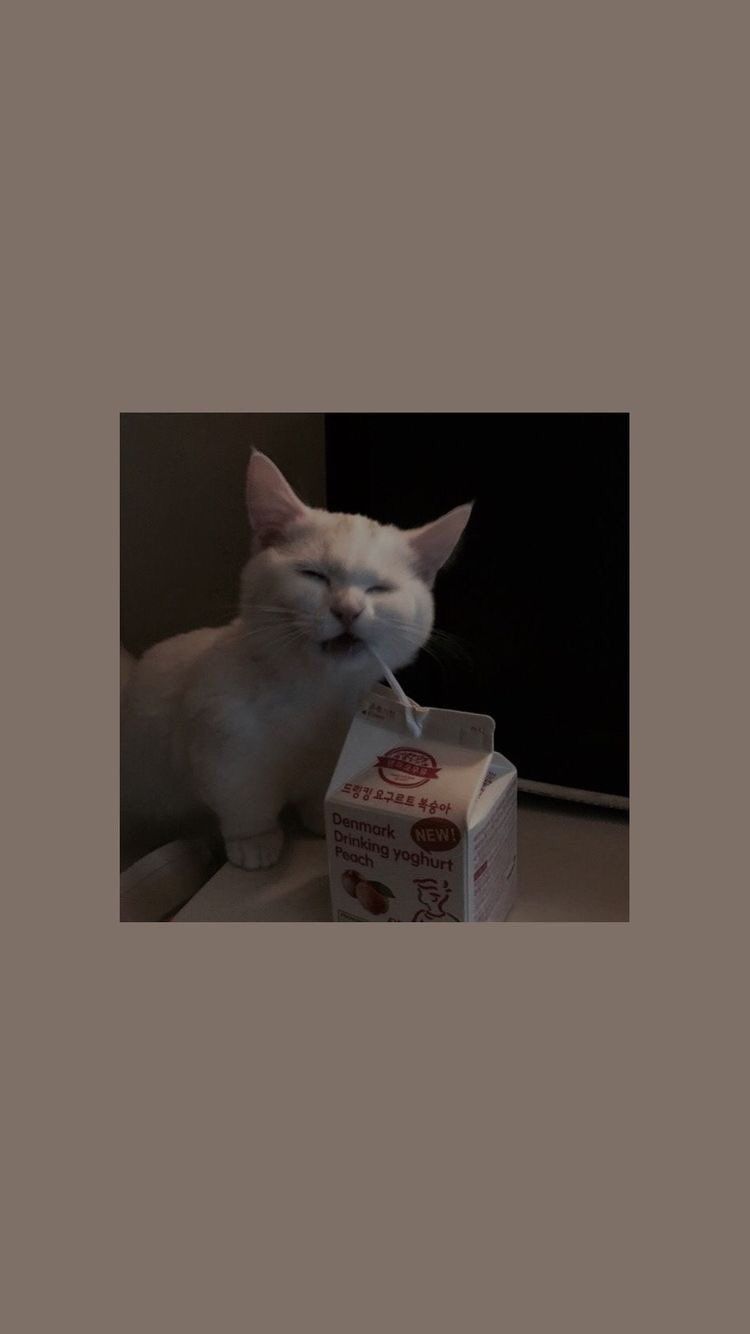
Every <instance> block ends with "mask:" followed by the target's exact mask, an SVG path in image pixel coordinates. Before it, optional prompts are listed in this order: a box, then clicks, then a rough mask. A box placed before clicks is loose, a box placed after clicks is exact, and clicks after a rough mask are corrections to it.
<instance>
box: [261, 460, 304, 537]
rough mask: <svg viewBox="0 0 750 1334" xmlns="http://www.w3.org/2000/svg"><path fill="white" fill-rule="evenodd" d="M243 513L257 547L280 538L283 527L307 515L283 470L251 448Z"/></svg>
mask: <svg viewBox="0 0 750 1334" xmlns="http://www.w3.org/2000/svg"><path fill="white" fill-rule="evenodd" d="M245 498H246V500H247V512H248V515H249V517H250V526H251V528H252V530H253V538H254V540H255V543H256V544H257V546H258V547H259V548H260V547H268V546H272V545H273V543H274V542H278V541H280V540H283V538H284V537H285V535H286V532H287V529H288V528H290V527H291V525H292V524H293V523H296V522H297V521H298V520H299V519H304V518H306V517H307V515H308V514H309V512H310V511H309V510H308V508H307V505H303V503H302V501H301V500H300V498H299V496H297V495H295V493H294V491H293V490H292V488H291V486H290V485H289V483H288V481H287V480H286V477H285V476H284V474H283V473H281V472H279V469H278V468H277V467H276V464H275V463H272V462H271V460H270V459H269V458H268V457H267V455H265V454H261V453H260V452H259V451H258V450H253V452H252V454H251V455H250V462H249V463H248V465H247V483H246V487H245Z"/></svg>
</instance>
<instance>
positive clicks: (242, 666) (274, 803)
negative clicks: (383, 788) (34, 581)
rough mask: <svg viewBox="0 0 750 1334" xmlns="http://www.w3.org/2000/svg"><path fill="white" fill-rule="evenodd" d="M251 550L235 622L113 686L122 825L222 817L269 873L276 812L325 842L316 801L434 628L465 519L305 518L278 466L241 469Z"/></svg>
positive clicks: (178, 646)
mask: <svg viewBox="0 0 750 1334" xmlns="http://www.w3.org/2000/svg"><path fill="white" fill-rule="evenodd" d="M247 505H248V512H249V515H250V524H251V528H252V533H253V540H252V548H251V551H252V554H251V557H250V560H249V561H248V563H247V565H246V566H245V568H244V570H243V572H242V577H241V593H240V608H239V616H238V617H237V619H236V620H234V621H232V623H231V624H230V625H226V626H223V627H222V628H221V629H206V630H193V631H191V632H189V633H188V634H184V635H177V636H175V637H174V638H173V639H167V640H164V641H163V642H162V643H160V644H157V645H156V646H155V647H154V648H151V649H149V650H148V652H146V653H145V654H144V655H143V657H142V658H141V660H140V661H139V662H137V663H135V664H131V666H130V668H129V671H128V674H127V679H126V681H125V684H124V687H123V691H122V724H121V753H122V781H121V800H122V809H123V818H124V820H125V821H127V820H128V819H130V820H132V819H135V820H139V821H141V822H143V821H146V822H149V823H151V824H152V825H154V824H157V825H160V826H162V827H163V828H165V829H166V828H169V827H170V826H177V825H179V824H181V823H183V822H184V821H185V820H186V819H188V818H190V817H191V816H192V815H197V814H199V813H200V812H201V811H203V812H205V811H209V812H212V813H213V814H214V815H215V816H217V817H218V820H219V824H220V827H221V832H222V835H223V838H224V842H225V845H226V851H227V857H228V858H229V860H230V861H231V862H233V863H234V864H235V865H236V866H242V867H246V868H248V869H252V868H256V867H261V866H271V865H272V864H273V863H274V862H275V861H276V860H277V859H278V857H279V855H280V853H281V849H282V844H283V834H282V831H281V828H280V825H279V815H280V812H281V811H282V809H283V808H284V807H285V806H288V805H294V806H296V807H297V808H298V810H299V812H300V814H301V816H302V819H303V821H304V823H305V825H306V826H307V827H308V828H309V829H312V830H313V831H314V832H315V833H322V832H323V798H324V796H325V791H326V787H327V785H328V782H329V780H330V777H331V773H332V771H333V768H334V765H335V762H336V758H337V756H338V753H339V751H340V749H341V746H342V743H343V741H344V738H345V736H346V733H347V730H348V728H349V724H350V722H351V720H352V717H353V715H354V713H355V711H356V708H357V705H358V702H359V700H360V699H361V697H362V695H363V694H364V693H365V691H366V690H368V689H369V688H370V687H371V686H372V685H373V684H374V683H375V682H376V681H377V680H379V679H380V677H381V675H382V672H381V669H380V667H379V666H378V664H377V662H376V660H375V659H374V658H373V657H372V655H371V654H370V652H368V649H367V647H366V645H368V644H370V645H372V646H373V648H374V649H376V651H377V652H378V653H379V654H380V656H381V658H382V659H383V660H384V662H386V663H387V664H388V666H389V667H390V668H391V669H392V670H396V669H398V668H399V667H404V666H405V665H406V664H407V663H409V662H411V661H412V660H413V659H414V658H415V657H416V655H417V653H418V652H419V649H420V648H421V647H422V645H423V644H424V643H425V642H426V641H427V639H428V638H429V635H430V633H431V630H432V623H433V600H432V593H431V591H430V590H431V587H432V583H433V580H434V578H435V575H436V574H437V572H438V570H439V569H440V567H441V566H442V565H443V564H444V562H445V561H446V560H447V559H448V557H449V556H450V554H451V552H452V551H453V549H454V547H455V546H456V543H457V542H458V540H459V538H460V536H461V534H462V532H463V530H464V527H465V526H466V523H467V521H468V518H469V515H470V513H471V505H460V506H459V507H458V508H457V509H454V510H451V511H450V513H449V514H446V515H444V516H443V517H442V518H440V519H437V520H436V521H435V522H434V523H430V524H427V525H425V527H423V528H418V529H414V530H411V531H408V532H407V531H403V530H401V529H398V528H394V527H388V526H384V525H381V524H378V523H375V522H374V520H372V519H366V518H363V517H362V516H361V515H357V514H354V515H353V514H329V513H328V512H327V511H325V510H319V509H310V508H308V507H307V506H306V505H304V504H303V503H302V501H301V500H300V499H299V497H298V496H296V495H295V493H294V491H293V490H292V488H291V487H290V486H289V484H288V482H287V481H286V480H285V478H284V477H283V476H282V474H281V473H280V472H279V470H278V468H277V467H276V465H275V464H273V463H272V462H271V460H270V459H268V458H266V456H265V455H264V454H260V453H253V454H252V456H251V458H250V463H249V465H248V472H247Z"/></svg>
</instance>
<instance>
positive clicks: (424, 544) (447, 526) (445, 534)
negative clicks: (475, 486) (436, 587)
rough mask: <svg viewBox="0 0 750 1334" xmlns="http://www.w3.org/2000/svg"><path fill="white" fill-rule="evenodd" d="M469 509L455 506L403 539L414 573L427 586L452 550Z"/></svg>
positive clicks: (465, 506)
mask: <svg viewBox="0 0 750 1334" xmlns="http://www.w3.org/2000/svg"><path fill="white" fill-rule="evenodd" d="M472 508H473V502H472V504H470V505H458V506H457V508H456V509H454V510H450V511H449V513H448V514H444V515H443V516H442V518H440V519H435V520H434V521H433V522H432V523H426V524H425V525H424V527H423V528H412V529H411V530H410V531H409V532H407V534H406V536H407V538H408V540H409V545H410V546H411V549H412V551H413V553H414V557H415V562H416V566H417V570H418V571H419V573H420V575H421V576H422V578H423V579H424V581H425V583H428V584H431V583H432V582H433V580H434V578H435V575H436V574H437V572H438V570H439V569H440V567H441V566H442V565H445V562H446V561H447V560H448V557H449V556H450V555H451V554H452V553H453V551H454V550H455V548H456V546H457V544H458V541H459V539H460V537H461V534H462V533H463V531H464V528H465V527H466V525H467V523H468V522H469V517H470V515H471V511H472Z"/></svg>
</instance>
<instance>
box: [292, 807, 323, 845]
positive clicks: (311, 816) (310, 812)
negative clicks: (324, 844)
mask: <svg viewBox="0 0 750 1334" xmlns="http://www.w3.org/2000/svg"><path fill="white" fill-rule="evenodd" d="M298 810H299V817H300V820H301V821H302V823H303V825H304V826H305V829H309V831H310V833H311V834H319V836H320V837H321V838H325V833H326V821H325V813H324V810H323V802H322V801H303V802H301V803H300V805H299V807H298Z"/></svg>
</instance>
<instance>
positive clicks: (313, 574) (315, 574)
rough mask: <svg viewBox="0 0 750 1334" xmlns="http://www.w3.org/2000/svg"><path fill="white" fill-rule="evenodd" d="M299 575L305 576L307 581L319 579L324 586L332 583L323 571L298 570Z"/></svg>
mask: <svg viewBox="0 0 750 1334" xmlns="http://www.w3.org/2000/svg"><path fill="white" fill-rule="evenodd" d="M297 573H298V574H304V575H305V577H306V578H307V579H318V580H319V581H320V582H321V583H322V584H330V582H331V581H330V579H329V578H328V575H327V574H323V571H322V570H308V569H302V570H298V571H297Z"/></svg>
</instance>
